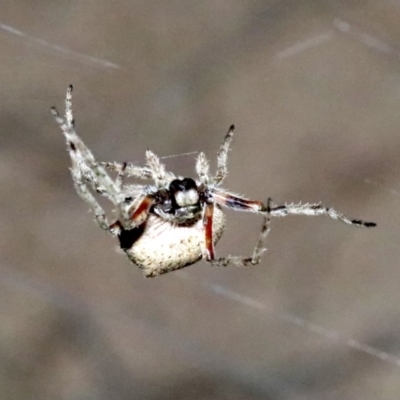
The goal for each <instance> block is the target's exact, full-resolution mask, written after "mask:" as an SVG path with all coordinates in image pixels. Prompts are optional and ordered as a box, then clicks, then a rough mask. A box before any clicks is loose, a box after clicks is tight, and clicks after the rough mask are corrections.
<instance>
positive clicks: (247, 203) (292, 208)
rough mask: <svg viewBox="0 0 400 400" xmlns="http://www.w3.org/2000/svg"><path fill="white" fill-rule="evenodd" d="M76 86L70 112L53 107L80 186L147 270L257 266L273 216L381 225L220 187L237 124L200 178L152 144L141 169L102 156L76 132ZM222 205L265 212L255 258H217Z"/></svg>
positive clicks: (105, 225)
mask: <svg viewBox="0 0 400 400" xmlns="http://www.w3.org/2000/svg"><path fill="white" fill-rule="evenodd" d="M72 89H73V88H72V85H70V86H69V87H68V89H67V94H66V100H65V117H62V116H60V114H59V113H58V111H57V110H56V108H55V107H52V109H51V112H52V114H53V115H54V117H55V120H56V122H57V123H58V125H59V126H60V128H61V130H62V132H63V134H64V136H65V138H66V140H67V146H68V152H69V155H70V157H71V162H72V167H71V173H72V179H73V182H74V185H75V189H76V191H77V193H78V195H79V196H80V197H81V198H82V199H83V200H84V201H85V202H86V203H87V204H88V205H89V207H90V209H91V210H92V211H93V213H94V215H95V219H96V221H97V223H98V225H99V226H100V227H101V228H102V229H103V230H105V231H106V232H109V233H110V234H111V235H112V236H117V237H118V239H119V244H120V247H121V248H122V250H123V251H124V252H125V253H126V255H127V256H128V258H129V259H130V260H131V261H132V262H133V263H134V264H136V265H137V266H139V267H140V268H142V269H143V270H144V275H145V276H146V277H155V276H158V275H161V274H164V273H167V272H170V271H174V270H177V269H180V268H183V267H186V266H189V265H191V264H194V263H196V262H197V261H199V260H201V259H204V260H206V261H207V262H209V263H210V264H212V265H214V266H227V265H229V264H234V265H237V266H247V265H256V264H258V263H259V262H260V259H261V255H262V254H263V252H264V251H266V249H265V248H264V241H265V239H266V237H267V235H268V233H269V230H270V228H269V221H270V218H271V217H285V216H287V215H291V214H302V215H308V216H316V215H327V216H328V217H330V218H333V219H337V220H340V221H342V222H345V223H346V224H349V225H355V226H364V227H373V226H376V224H375V223H373V222H363V221H361V220H356V219H350V218H348V217H346V216H345V215H343V214H341V213H339V212H337V211H336V210H334V209H333V208H327V207H325V206H323V205H322V204H321V203H316V204H308V203H307V204H301V203H299V204H293V203H291V204H284V205H280V206H278V205H273V204H272V201H271V199H268V201H267V202H266V204H264V203H262V202H260V201H254V200H248V199H246V198H243V197H239V196H237V195H235V194H233V193H230V192H228V191H226V190H225V189H223V188H221V183H222V182H223V180H224V178H225V177H226V175H227V160H228V151H229V147H230V144H231V141H232V137H233V133H234V129H235V128H234V126H233V125H232V126H231V127H230V128H229V130H228V133H227V134H226V135H225V138H224V140H223V142H222V145H221V147H220V149H219V151H218V154H217V169H216V173H215V174H210V168H209V163H208V160H207V158H206V156H205V154H204V153H202V152H201V153H199V155H198V157H197V162H196V172H197V175H198V177H197V178H196V179H193V178H184V177H180V176H176V175H174V174H173V173H172V172H169V171H166V169H165V166H164V165H163V164H162V163H161V161H160V158H159V157H158V156H157V155H156V154H154V153H153V152H152V151H150V150H147V151H146V165H145V166H143V167H140V166H137V165H134V164H132V163H127V162H124V163H117V162H97V161H96V159H95V158H94V156H93V154H92V152H91V151H90V150H89V149H88V147H86V145H85V144H84V142H83V141H82V140H81V138H80V137H79V136H78V135H77V133H76V131H75V122H74V117H73V113H72ZM107 170H110V171H114V172H115V173H116V178H115V179H113V178H112V177H111V176H110V175H109V174H108V172H107ZM127 177H135V178H138V179H143V180H152V181H153V182H152V183H151V184H148V185H139V184H126V183H125V178H127ZM92 191H94V192H97V193H99V194H100V195H102V196H104V197H106V198H107V199H108V200H110V201H111V202H112V204H113V205H114V206H115V212H116V214H117V220H116V221H115V222H113V223H111V224H110V223H109V222H108V220H107V217H106V215H105V212H104V210H103V208H102V207H101V206H100V204H99V203H98V201H97V200H96V198H95V197H94V195H93V193H92ZM224 207H226V208H231V209H233V210H236V211H247V212H253V213H256V214H260V215H261V216H262V218H263V221H262V225H261V231H260V234H259V237H258V240H257V242H256V245H255V247H254V250H253V253H252V255H251V256H250V257H240V256H231V255H229V256H227V257H222V258H216V257H215V252H214V246H215V245H216V243H217V242H218V240H219V239H220V238H221V235H222V233H223V231H224V227H225V217H224V214H223V212H222V209H223V208H224Z"/></svg>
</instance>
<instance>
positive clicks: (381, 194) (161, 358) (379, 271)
mask: <svg viewBox="0 0 400 400" xmlns="http://www.w3.org/2000/svg"><path fill="white" fill-rule="evenodd" d="M1 3H2V4H0V54H1V55H0V59H1V64H0V87H1V97H0V102H1V134H0V152H1V153H0V184H1V196H0V205H1V212H0V224H1V230H0V399H44V400H47V399H62V400H78V399H79V400H81V399H84V400H88V399H90V400H91V399H146V400H147V399H149V400H158V399H210V400H211V399H218V400H219V399H234V400H236V399H271V400H277V399H285V400H286V399H287V400H292V399H296V400H297V399H328V400H330V399H366V400H369V399H371V400H372V399H374V400H376V399H399V398H400V312H399V310H400V306H399V304H400V290H399V288H400V268H399V261H398V258H399V255H400V251H399V248H398V241H399V229H400V228H399V222H400V218H399V203H400V197H399V196H400V157H399V149H400V112H399V110H400V1H396V0H382V1H373V0H370V1H367V0H353V1H340V0H332V1H322V0H320V1H317V0H314V1H312V0H309V1H306V0H281V1H277V0H275V1H273V0H269V1H266V0H264V1H257V0H256V1H235V0H231V1H228V0H217V1H204V2H188V1H178V0H177V1H168V2H167V1H159V0H158V1H157V0H151V1H133V0H132V1H129V2H128V1H117V0H112V1H108V2H100V1H90V0H87V1H44V0H42V1H32V0H25V1H24V0H20V1H15V2H7V1H4V0H3V1H2V2H1ZM70 83H73V84H74V86H75V92H74V110H75V117H76V120H77V129H78V132H79V133H80V135H81V136H82V137H83V139H84V140H85V142H86V143H87V144H88V145H89V147H90V148H91V149H92V150H93V152H94V153H95V155H96V157H97V158H98V159H99V160H105V161H114V160H118V161H133V162H136V163H138V164H142V163H143V162H144V152H145V150H146V149H147V148H150V149H152V150H153V151H154V152H156V153H157V154H159V155H161V156H176V157H171V158H168V159H166V160H165V162H166V163H167V165H168V167H169V168H170V169H172V170H173V171H175V172H176V173H178V174H182V175H190V174H193V171H194V160H195V157H196V156H195V155H193V154H192V155H180V154H182V153H186V152H193V151H205V152H206V154H207V155H208V156H209V157H210V158H212V160H213V162H214V163H213V165H215V155H216V152H217V150H218V147H219V145H220V143H221V140H222V138H223V135H224V134H225V132H226V130H227V128H228V126H229V125H230V124H232V123H235V124H236V127H237V133H236V136H235V139H234V144H233V150H232V152H231V153H230V160H229V172H230V174H229V177H228V179H227V181H226V183H225V186H226V187H227V188H229V189H231V190H233V191H236V192H238V193H245V194H246V195H247V196H249V197H251V198H254V199H259V200H266V199H267V197H269V196H271V197H272V199H273V200H274V201H275V202H276V203H282V202H290V201H294V202H298V201H310V202H315V201H319V200H322V201H323V202H324V203H325V204H326V205H329V206H335V207H336V208H337V209H338V210H340V211H342V212H344V213H346V214H347V215H349V216H351V217H355V218H363V219H365V220H372V221H376V222H378V224H379V226H378V228H376V229H373V230H372V229H371V230H367V229H357V228H354V227H349V226H346V225H344V224H341V223H339V222H335V221H332V220H330V219H328V218H323V217H321V218H306V217H291V218H285V219H274V220H273V221H272V232H271V234H270V236H269V241H268V247H269V251H268V254H267V255H266V256H265V257H264V260H263V262H262V264H261V265H259V266H258V267H254V268H248V269H240V268H235V267H231V268H227V269H213V268H211V267H209V266H208V265H207V264H206V263H205V262H200V263H198V264H196V265H194V266H191V267H189V268H186V269H184V270H182V271H178V272H175V273H171V274H167V275H164V276H161V277H159V278H157V279H144V278H143V276H142V272H141V271H140V270H139V269H138V268H136V267H135V266H133V265H131V264H130V263H129V262H128V261H127V259H126V258H125V257H124V256H122V255H120V254H118V252H116V251H115V249H116V246H117V243H116V241H115V240H113V239H112V238H111V237H109V236H107V235H106V234H105V233H104V232H102V231H101V230H100V229H99V228H98V227H97V226H96V225H95V223H94V222H93V221H92V220H93V216H92V215H91V214H89V213H88V212H87V209H88V207H87V206H86V205H85V204H84V203H83V202H82V201H81V200H80V199H79V198H78V196H77V194H76V193H75V191H74V189H73V186H72V181H71V178H70V175H69V171H68V168H69V159H68V155H67V153H66V151H65V143H64V138H63V137H62V134H61V132H60V131H59V128H58V127H57V126H56V124H55V122H54V121H53V118H52V117H51V115H50V113H49V107H50V106H51V105H57V106H58V108H59V109H60V110H62V109H63V104H64V103H63V102H64V96H65V90H66V88H67V85H68V84H70ZM179 155H180V156H179ZM227 214H228V229H227V232H226V234H225V236H224V237H223V238H222V240H221V242H220V243H219V245H218V246H217V254H218V255H225V254H228V253H233V254H243V255H248V254H250V252H251V251H252V248H253V245H254V242H255V240H256V238H257V235H258V231H259V225H260V222H261V221H260V218H259V217H257V216H254V215H248V214H240V213H235V212H228V213H227Z"/></svg>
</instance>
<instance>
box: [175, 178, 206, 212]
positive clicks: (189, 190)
mask: <svg viewBox="0 0 400 400" xmlns="http://www.w3.org/2000/svg"><path fill="white" fill-rule="evenodd" d="M169 191H170V193H171V197H172V199H173V200H174V202H175V204H176V206H178V207H187V206H193V205H195V204H197V203H198V201H199V193H198V191H197V185H196V182H195V181H194V180H193V179H191V178H185V179H174V180H173V181H172V182H171V183H170V184H169Z"/></svg>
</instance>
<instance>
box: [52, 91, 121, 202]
mask: <svg viewBox="0 0 400 400" xmlns="http://www.w3.org/2000/svg"><path fill="white" fill-rule="evenodd" d="M51 113H52V114H53V116H54V118H55V120H56V122H57V123H58V125H59V126H60V128H61V130H62V132H63V133H64V136H65V138H66V140H67V144H68V152H69V155H70V157H71V159H73V160H75V161H76V164H77V165H76V167H77V168H79V169H80V170H81V171H82V172H83V177H84V178H85V180H87V182H88V183H90V184H91V186H92V188H93V189H94V190H95V191H96V192H98V193H100V194H102V195H103V196H105V197H107V198H108V199H109V200H111V201H112V202H113V203H114V204H118V203H119V202H120V201H121V199H120V198H119V197H120V196H118V192H117V191H116V186H115V184H114V182H113V180H112V179H111V177H110V176H109V175H108V174H107V171H106V170H105V169H104V168H103V167H102V166H101V165H99V164H98V163H97V162H96V160H95V158H94V156H93V154H92V152H91V151H90V150H89V149H88V148H87V147H86V145H85V143H84V142H83V141H82V139H81V138H80V137H79V136H78V134H77V133H76V131H75V121H74V118H73V113H72V85H70V86H69V87H68V89H67V95H66V100H65V117H61V116H60V114H59V113H58V111H57V109H56V108H55V107H52V108H51Z"/></svg>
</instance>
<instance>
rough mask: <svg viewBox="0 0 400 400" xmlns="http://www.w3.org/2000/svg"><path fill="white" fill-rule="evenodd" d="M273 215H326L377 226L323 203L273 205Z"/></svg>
mask: <svg viewBox="0 0 400 400" xmlns="http://www.w3.org/2000/svg"><path fill="white" fill-rule="evenodd" d="M270 213H271V216H272V217H286V216H287V215H308V216H318V215H326V216H328V217H329V218H332V219H336V220H339V221H342V222H344V223H346V224H348V225H355V226H360V227H361V226H364V227H366V228H371V227H374V226H376V223H375V222H364V221H361V220H359V219H351V218H349V217H346V216H345V215H344V214H341V213H340V212H338V211H336V210H335V209H333V208H328V207H325V206H324V205H323V204H322V203H315V204H308V203H307V204H285V205H283V206H273V207H271V210H270Z"/></svg>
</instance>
